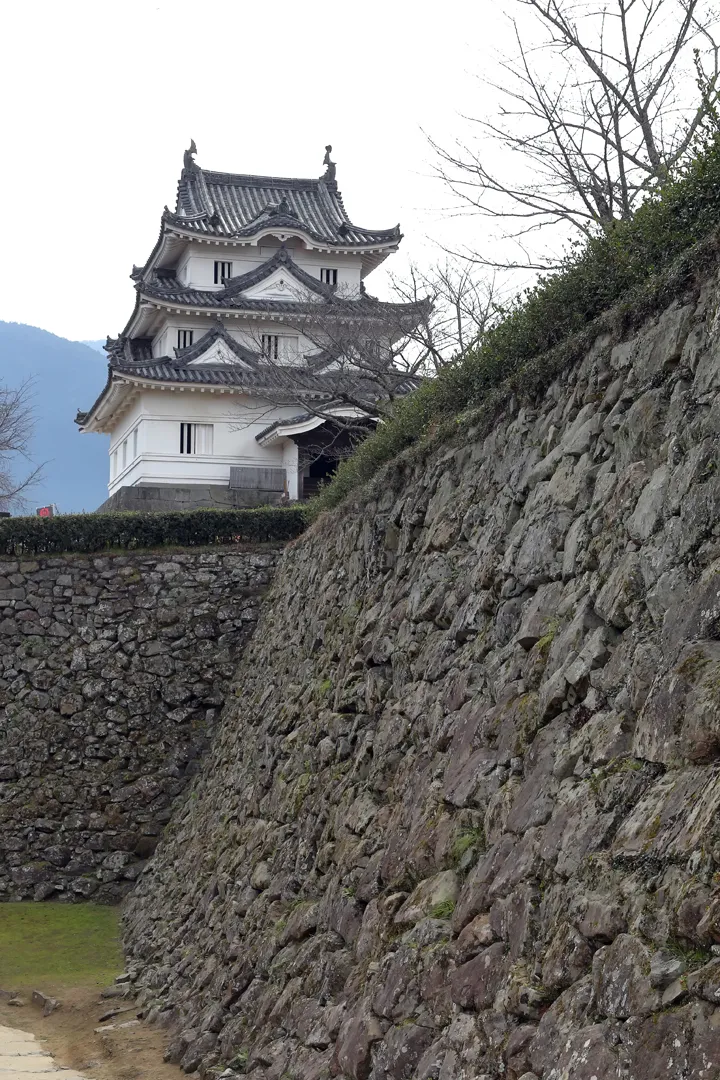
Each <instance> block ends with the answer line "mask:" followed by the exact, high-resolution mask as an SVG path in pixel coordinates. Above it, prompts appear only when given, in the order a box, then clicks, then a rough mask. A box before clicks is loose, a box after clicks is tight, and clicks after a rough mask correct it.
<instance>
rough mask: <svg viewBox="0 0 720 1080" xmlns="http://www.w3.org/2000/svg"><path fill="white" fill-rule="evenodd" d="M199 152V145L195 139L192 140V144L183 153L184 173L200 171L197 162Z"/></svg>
mask: <svg viewBox="0 0 720 1080" xmlns="http://www.w3.org/2000/svg"><path fill="white" fill-rule="evenodd" d="M196 154H197V146H196V145H195V140H194V139H191V140H190V146H189V148H188V149H187V150H186V151H185V153H184V154H183V172H184V173H190V174H193V173H196V172H198V171H199V169H200V166H199V165H196V164H195V155H196Z"/></svg>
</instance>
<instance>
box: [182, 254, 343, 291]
mask: <svg viewBox="0 0 720 1080" xmlns="http://www.w3.org/2000/svg"><path fill="white" fill-rule="evenodd" d="M279 247H280V244H279V243H276V244H273V243H272V242H268V243H265V244H263V243H261V244H260V246H259V247H242V248H232V247H224V246H222V245H220V246H217V247H216V246H215V245H214V244H212V245H210V244H192V243H191V244H188V246H187V248H186V249H185V252H184V253H183V255H182V257H181V259H180V261H179V263H178V269H177V276H178V278H179V280H180V281H182V282H183V284H185V285H187V286H188V287H189V288H198V289H212V290H215V289H219V288H222V286H220V285H215V282H214V276H215V260H216V259H217V260H220V261H223V262H231V263H232V275H233V277H237V276H238V275H239V274H246V273H248V272H249V271H250V270H254V269H255V268H256V267H258V266H261V265H262V263H264V262H267V260H268V259H270V258H272V256H273V255H274V254H275V253H276V251H277V250H278V248H279ZM286 247H288V248H290V249H291V254H292V257H293V259H294V260H295V262H296V263H297V264H298V266H299V267H300V268H301V269H302V270H304V271H305V273H307V274H310V275H311V276H312V277H314V278H317V279H318V281H319V280H320V270H321V268H322V267H324V266H328V267H334V268H335V269H337V272H338V288H342V289H343V290H344V291H346V292H348V294H352V293H354V292H358V291H359V289H360V276H361V270H362V256H361V255H339V254H337V253H336V252H320V251H308V250H307V249H306V248H305V247H304V246H302V245H298V246H295V247H293V246H292V245H291V243H290V242H288V243H287V244H286Z"/></svg>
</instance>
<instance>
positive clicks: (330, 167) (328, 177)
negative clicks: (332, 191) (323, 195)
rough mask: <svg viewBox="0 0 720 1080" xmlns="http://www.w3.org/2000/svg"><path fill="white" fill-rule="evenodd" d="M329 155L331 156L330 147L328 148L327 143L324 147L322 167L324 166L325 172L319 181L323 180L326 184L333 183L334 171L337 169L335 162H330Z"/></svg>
mask: <svg viewBox="0 0 720 1080" xmlns="http://www.w3.org/2000/svg"><path fill="white" fill-rule="evenodd" d="M331 154H332V146H330V144H329V143H328V145H327V146H326V147H325V157H324V158H323V165H325V166H326V168H325V172H324V173H323V175H322V176H321V177H320V179H321V180H325V181H327V182H328V183H334V181H335V170H336V168H337V166H336V165H335V162H334V161H331V160H330V155H331Z"/></svg>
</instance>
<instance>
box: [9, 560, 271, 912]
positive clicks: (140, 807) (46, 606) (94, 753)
mask: <svg viewBox="0 0 720 1080" xmlns="http://www.w3.org/2000/svg"><path fill="white" fill-rule="evenodd" d="M277 558H278V549H268V550H261V549H257V550H254V551H242V550H230V549H225V548H223V549H218V550H217V551H209V552H197V553H195V552H189V553H187V554H171V553H157V554H126V555H102V556H97V555H96V556H83V555H68V556H62V557H55V558H38V559H35V560H32V561H30V560H17V559H14V560H6V561H5V562H3V563H2V564H0V710H1V711H0V899H4V900H21V899H35V900H46V899H62V900H73V899H76V900H82V899H85V898H87V897H91V898H92V899H93V900H101V901H115V900H118V899H120V898H121V897H122V896H123V895H124V893H125V892H127V890H128V888H130V887H131V886H132V883H133V882H134V881H135V879H136V878H137V876H138V874H139V873H140V871H141V869H142V867H143V865H144V863H145V860H146V859H147V857H148V855H150V854H151V852H152V851H153V849H154V847H155V845H156V844H157V841H158V837H159V836H160V834H161V832H162V830H163V828H164V827H165V825H166V824H167V821H168V820H169V818H170V814H171V808H172V805H173V803H174V801H175V800H176V799H177V797H178V795H180V793H181V792H182V791H183V789H184V788H185V785H186V784H187V782H188V779H189V778H190V777H191V776H193V775H194V774H195V772H196V771H197V769H198V764H199V760H200V757H201V755H202V752H203V750H204V748H205V746H206V744H207V740H208V737H209V735H210V733H211V732H212V729H213V726H214V723H215V720H216V718H217V716H218V715H219V713H220V710H221V708H222V706H223V703H224V701H225V697H226V693H227V688H228V683H229V680H230V677H231V675H232V673H233V670H234V668H235V665H236V663H237V660H238V658H239V655H240V653H241V651H242V649H243V646H244V645H245V642H246V641H247V639H248V637H249V635H250V633H251V632H252V629H253V627H254V626H255V623H256V621H257V616H258V608H259V601H260V598H261V596H262V594H263V593H264V591H265V590H266V588H267V586H268V584H269V582H270V579H271V576H272V572H273V569H274V566H275V563H276V561H277Z"/></svg>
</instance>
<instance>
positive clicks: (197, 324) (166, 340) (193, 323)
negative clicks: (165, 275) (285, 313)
mask: <svg viewBox="0 0 720 1080" xmlns="http://www.w3.org/2000/svg"><path fill="white" fill-rule="evenodd" d="M214 323H215V319H213V318H211V317H210V316H209V315H208V316H202V315H200V316H196V317H190V316H187V317H186V316H184V315H170V316H169V317H168V319H167V321H166V322H165V323H164V324H163V328H162V330H161V331H160V333H159V334H158V335H157V336H156V337H155V338H154V339H153V347H152V349H153V356H155V357H161V356H170V357H172V356H174V355H175V349H176V348H177V341H178V330H181V329H182V330H192V331H194V334H195V337H194V342H195V343H197V342H198V341H199V340H200V338H201V337H202V336H203V334H206V333H207V332H208V330H209V329H210V328H211V327H212V326H213V325H214ZM223 323H224V326H225V329H226V330H227V332H228V333H229V334H230V336H231V337H234V338H235V339H236V340H237V341H239V342H241V343H242V344H243V345H245V346H246V347H247V348H248V349H252V350H253V351H254V352H259V351H260V348H261V338H262V335H263V334H286V335H289V336H291V337H297V338H298V352H299V355H300V357H301V358H302V356H303V355H304V353H308V352H315V351H316V350H317V345H316V344H315V342H313V341H311V340H310V339H309V338H307V337H304V336H303V335H302V334H298V333H297V330H295V329H294V327H292V326H285V325H283V324H282V323H281V322H270V321H265V320H263V319H252V320H249V319H243V318H240V317H238V318H237V319H236V318H234V317H233V316H230V317H229V318H225V319H224V320H223Z"/></svg>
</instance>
